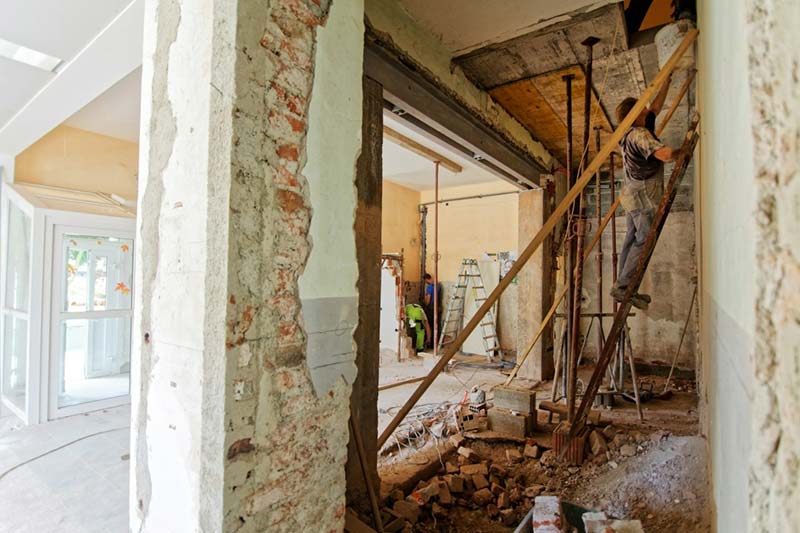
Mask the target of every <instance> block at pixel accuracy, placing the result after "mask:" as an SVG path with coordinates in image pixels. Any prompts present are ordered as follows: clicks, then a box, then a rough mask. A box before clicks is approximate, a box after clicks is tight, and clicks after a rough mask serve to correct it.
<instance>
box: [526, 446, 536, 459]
mask: <svg viewBox="0 0 800 533" xmlns="http://www.w3.org/2000/svg"><path fill="white" fill-rule="evenodd" d="M522 454H523V455H524V456H525V457H529V458H531V459H536V458H538V457H539V447H538V446H536V445H535V444H526V445H525V451H524V452H522Z"/></svg>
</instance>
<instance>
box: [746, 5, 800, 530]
mask: <svg viewBox="0 0 800 533" xmlns="http://www.w3.org/2000/svg"><path fill="white" fill-rule="evenodd" d="M747 15H748V23H749V29H750V32H749V36H748V37H749V53H750V65H749V67H750V89H751V92H752V100H753V137H754V145H753V148H754V149H753V158H754V163H755V172H756V174H755V179H756V187H757V190H758V208H757V209H758V210H757V213H756V216H757V233H758V239H757V244H756V265H757V275H756V283H757V291H758V297H757V300H756V331H755V338H756V346H755V360H754V375H755V387H754V391H755V395H754V396H755V397H754V405H753V411H752V413H753V430H752V431H753V450H752V456H751V460H750V474H749V479H750V517H751V523H750V524H749V530H750V531H753V532H761V531H763V532H769V531H789V530H796V528H797V527H800V508H799V507H798V505H797V502H798V499H799V498H800V485H798V479H800V427H798V424H797V422H798V420H800V393H798V390H799V389H800V353H798V346H799V345H800V326H799V324H800V311H798V309H800V307H799V306H798V294H800V257H798V256H797V253H798V249H800V246H798V243H799V242H800V241H799V240H798V228H799V227H800V181H799V180H800V178H798V168H800V126H799V125H800V111H798V107H797V102H798V101H800V81H799V79H800V52H798V48H797V44H798V40H797V37H796V33H795V32H796V31H797V27H798V24H800V10H798V8H797V5H796V3H795V2H793V1H792V0H749V2H748V5H747Z"/></svg>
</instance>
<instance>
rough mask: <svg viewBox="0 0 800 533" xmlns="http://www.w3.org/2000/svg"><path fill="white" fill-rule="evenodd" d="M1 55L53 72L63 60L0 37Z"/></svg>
mask: <svg viewBox="0 0 800 533" xmlns="http://www.w3.org/2000/svg"><path fill="white" fill-rule="evenodd" d="M0 57H5V58H7V59H11V60H14V61H19V62H20V63H25V64H26V65H30V66H32V67H36V68H40V69H42V70H46V71H48V72H53V71H54V70H55V69H56V67H58V65H60V64H61V60H60V59H59V58H57V57H53V56H49V55H47V54H45V53H42V52H38V51H36V50H32V49H30V48H27V47H25V46H22V45H20V44H16V43H12V42H11V41H6V40H5V39H1V38H0Z"/></svg>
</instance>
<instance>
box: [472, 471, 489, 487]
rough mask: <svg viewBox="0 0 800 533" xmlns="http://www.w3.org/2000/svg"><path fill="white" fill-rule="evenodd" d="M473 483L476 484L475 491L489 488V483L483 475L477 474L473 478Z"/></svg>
mask: <svg viewBox="0 0 800 533" xmlns="http://www.w3.org/2000/svg"><path fill="white" fill-rule="evenodd" d="M472 483H474V484H475V490H481V489H485V488H486V487H488V486H489V482H488V481H487V480H486V476H484V475H483V474H475V475H473V476H472Z"/></svg>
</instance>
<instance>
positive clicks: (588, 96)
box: [567, 37, 600, 423]
mask: <svg viewBox="0 0 800 533" xmlns="http://www.w3.org/2000/svg"><path fill="white" fill-rule="evenodd" d="M599 40H600V39H598V38H597V37H587V38H586V39H584V40H583V42H582V43H581V44H582V45H584V46H585V47H586V72H585V78H586V79H585V90H584V102H583V155H582V157H581V171H583V169H584V162H585V161H586V159H587V156H588V154H589V129H590V128H591V126H592V64H593V53H592V47H593V46H594V45H595V44H596V43H597V42H598V41H599ZM598 171H599V168H598ZM584 232H585V207H584V195H583V191H581V195H580V199H579V208H578V231H577V235H576V237H575V238H576V240H577V247H576V248H577V251H576V257H577V258H578V264H577V265H576V269H575V270H576V271H575V286H574V289H573V295H574V299H573V302H574V303H573V309H572V332H571V333H572V336H571V337H570V358H569V359H570V361H569V362H570V366H569V380H568V382H567V414H568V419H569V421H570V423H571V422H573V420H574V417H575V398H576V396H577V388H578V357H579V355H578V337H579V332H580V327H581V316H580V313H581V293H582V289H583V261H581V260H580V259H581V258H583V239H584Z"/></svg>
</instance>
